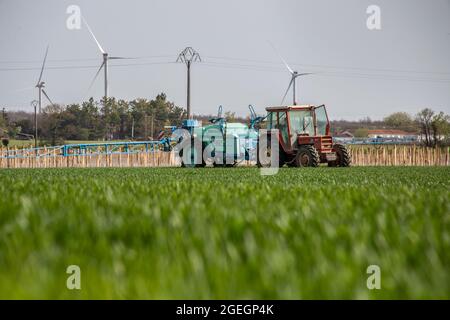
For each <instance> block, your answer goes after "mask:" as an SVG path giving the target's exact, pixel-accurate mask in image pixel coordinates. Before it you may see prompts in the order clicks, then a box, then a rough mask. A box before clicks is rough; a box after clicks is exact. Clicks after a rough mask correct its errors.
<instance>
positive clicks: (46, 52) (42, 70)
mask: <svg viewBox="0 0 450 320" xmlns="http://www.w3.org/2000/svg"><path fill="white" fill-rule="evenodd" d="M48 47H49V46H48V45H47V49H46V50H45V56H44V61H43V62H42V68H41V73H40V74H39V80H38V81H37V83H36V85H38V84H39V82H41V79H42V74H43V73H44V67H45V61H46V60H47V54H48Z"/></svg>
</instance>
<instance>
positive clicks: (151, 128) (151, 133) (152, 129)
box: [150, 111, 155, 140]
mask: <svg viewBox="0 0 450 320" xmlns="http://www.w3.org/2000/svg"><path fill="white" fill-rule="evenodd" d="M154 122H155V112H154V111H152V124H151V127H150V130H151V132H150V135H151V137H152V140H153V132H154Z"/></svg>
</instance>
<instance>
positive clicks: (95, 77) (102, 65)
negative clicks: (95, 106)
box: [86, 61, 105, 94]
mask: <svg viewBox="0 0 450 320" xmlns="http://www.w3.org/2000/svg"><path fill="white" fill-rule="evenodd" d="M104 66H105V61H103V62H102V64H101V65H100V68H98V70H97V73H96V74H95V76H94V78H93V79H92V81H91V84H90V85H89V88H88V89H87V91H86V94H88V93H89V91H90V90H91V88H92V86H93V85H94V82H95V80H96V79H97V77H98V75H99V73H100V71H101V70H102V68H103V67H104Z"/></svg>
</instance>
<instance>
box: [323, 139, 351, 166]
mask: <svg viewBox="0 0 450 320" xmlns="http://www.w3.org/2000/svg"><path fill="white" fill-rule="evenodd" d="M333 151H334V152H336V160H335V161H330V162H328V166H329V167H350V164H351V162H352V159H351V157H350V154H349V153H348V150H347V148H346V147H345V146H344V145H343V144H340V143H336V144H334V145H333Z"/></svg>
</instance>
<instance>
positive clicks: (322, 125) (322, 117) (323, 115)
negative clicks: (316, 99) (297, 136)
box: [315, 106, 328, 136]
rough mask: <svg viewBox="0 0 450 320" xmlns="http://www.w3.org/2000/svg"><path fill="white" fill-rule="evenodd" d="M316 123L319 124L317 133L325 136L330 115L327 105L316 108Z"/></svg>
mask: <svg viewBox="0 0 450 320" xmlns="http://www.w3.org/2000/svg"><path fill="white" fill-rule="evenodd" d="M315 111H316V124H317V135H318V136H325V135H326V134H327V124H328V117H327V112H326V111H325V106H321V107H318V108H316V110H315Z"/></svg>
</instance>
